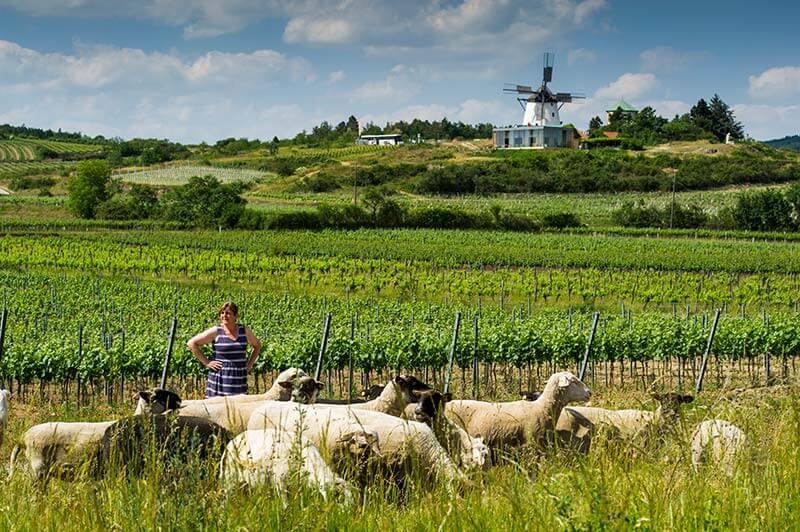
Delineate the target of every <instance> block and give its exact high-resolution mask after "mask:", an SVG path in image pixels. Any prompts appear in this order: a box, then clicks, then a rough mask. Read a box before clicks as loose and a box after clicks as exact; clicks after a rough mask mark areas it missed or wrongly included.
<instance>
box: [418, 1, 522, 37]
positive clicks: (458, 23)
mask: <svg viewBox="0 0 800 532" xmlns="http://www.w3.org/2000/svg"><path fill="white" fill-rule="evenodd" d="M510 7H513V6H512V3H511V1H510V0H464V2H463V3H461V4H459V5H454V6H449V7H445V8H443V9H439V10H437V11H435V12H434V13H432V14H431V15H430V16H429V17H428V18H427V23H428V24H429V25H430V26H431V27H432V28H433V29H434V30H435V31H437V32H441V33H462V32H466V31H476V30H481V29H483V28H486V27H487V26H488V27H491V26H492V25H493V23H494V22H495V21H497V20H499V19H502V18H504V15H505V16H507V15H508V12H509V8H510Z"/></svg>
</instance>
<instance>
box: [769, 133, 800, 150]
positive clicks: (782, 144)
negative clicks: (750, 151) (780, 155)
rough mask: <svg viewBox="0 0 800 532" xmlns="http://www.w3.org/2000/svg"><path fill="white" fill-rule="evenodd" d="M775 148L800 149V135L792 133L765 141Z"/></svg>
mask: <svg viewBox="0 0 800 532" xmlns="http://www.w3.org/2000/svg"><path fill="white" fill-rule="evenodd" d="M764 144H766V145H768V146H772V147H773V148H782V149H787V150H794V151H800V135H792V136H791V137H790V136H786V137H783V138H782V139H774V140H768V141H766V142H764Z"/></svg>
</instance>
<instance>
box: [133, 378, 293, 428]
mask: <svg viewBox="0 0 800 532" xmlns="http://www.w3.org/2000/svg"><path fill="white" fill-rule="evenodd" d="M304 376H306V372H305V371H303V370H302V369H299V368H289V369H287V370H284V371H282V372H281V373H280V374H278V376H277V377H276V378H275V382H273V383H272V386H271V387H270V389H269V390H267V391H266V392H264V393H260V394H246V395H229V396H225V397H210V398H208V399H187V400H183V401H181V408H189V407H193V408H197V407H199V406H206V405H208V406H211V407H213V406H214V405H219V404H235V403H257V402H260V401H291V400H292V390H293V389H294V383H295V380H296V379H298V378H300V377H304ZM150 413H153V412H151V410H150V405H149V404H148V402H147V401H146V400H143V399H142V398H140V399H139V402H138V403H137V405H136V410H135V411H134V413H133V414H134V415H140V414H150ZM159 413H160V412H159ZM190 415H197V414H190ZM245 421H246V420H245Z"/></svg>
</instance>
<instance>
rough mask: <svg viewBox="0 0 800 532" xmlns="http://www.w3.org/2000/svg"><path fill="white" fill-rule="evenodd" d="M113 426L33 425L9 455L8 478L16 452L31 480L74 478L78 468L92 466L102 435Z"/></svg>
mask: <svg viewBox="0 0 800 532" xmlns="http://www.w3.org/2000/svg"><path fill="white" fill-rule="evenodd" d="M114 423H115V422H114V421H102V422H98V423H80V422H76V423H61V422H52V423H42V424H40V425H34V426H33V427H31V428H30V429H28V431H27V432H25V434H23V436H22V440H21V441H20V442H19V443H18V444H17V445H16V446H15V447H14V450H13V451H11V461H10V464H9V472H8V476H9V478H11V476H12V475H13V474H14V463H15V461H16V459H17V455H18V454H19V452H20V451H24V452H25V457H26V458H27V460H28V463H29V464H30V470H31V475H32V476H33V479H34V480H37V481H38V480H43V479H45V478H47V477H48V476H49V475H50V474H51V473H55V474H58V475H59V476H72V475H74V474H75V473H76V472H77V471H78V470H80V468H81V466H83V465H92V463H93V461H94V460H96V459H97V458H98V457H99V453H100V452H101V447H102V441H103V435H104V434H105V432H106V429H107V428H109V427H110V426H111V425H113V424H114Z"/></svg>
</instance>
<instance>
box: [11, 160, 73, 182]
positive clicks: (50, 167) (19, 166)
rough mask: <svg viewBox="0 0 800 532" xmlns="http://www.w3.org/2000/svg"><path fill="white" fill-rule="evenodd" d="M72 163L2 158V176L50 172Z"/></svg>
mask: <svg viewBox="0 0 800 532" xmlns="http://www.w3.org/2000/svg"><path fill="white" fill-rule="evenodd" d="M69 164H70V163H64V162H61V161H8V160H0V178H7V177H14V176H19V175H32V174H39V173H41V174H49V173H53V172H56V171H58V170H60V169H61V168H64V167H65V166H67V165H69Z"/></svg>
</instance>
